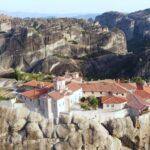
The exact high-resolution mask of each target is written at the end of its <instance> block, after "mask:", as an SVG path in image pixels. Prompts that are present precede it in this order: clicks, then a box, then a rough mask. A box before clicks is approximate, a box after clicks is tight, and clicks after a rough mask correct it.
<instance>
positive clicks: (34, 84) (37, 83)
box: [23, 80, 54, 88]
mask: <svg viewBox="0 0 150 150" xmlns="http://www.w3.org/2000/svg"><path fill="white" fill-rule="evenodd" d="M23 85H24V86H30V87H47V88H52V87H53V86H54V85H53V83H50V82H41V81H36V80H32V81H29V82H26V83H24V84H23Z"/></svg>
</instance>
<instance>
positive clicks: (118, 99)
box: [102, 96, 128, 104]
mask: <svg viewBox="0 0 150 150" xmlns="http://www.w3.org/2000/svg"><path fill="white" fill-rule="evenodd" d="M127 101H128V100H127V99H126V98H122V97H115V96H111V97H102V103H103V104H120V103H125V102H127Z"/></svg>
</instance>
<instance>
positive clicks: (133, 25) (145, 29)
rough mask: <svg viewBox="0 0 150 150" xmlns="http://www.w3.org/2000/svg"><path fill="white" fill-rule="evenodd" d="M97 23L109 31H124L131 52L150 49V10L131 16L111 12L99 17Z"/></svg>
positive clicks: (134, 13)
mask: <svg viewBox="0 0 150 150" xmlns="http://www.w3.org/2000/svg"><path fill="white" fill-rule="evenodd" d="M95 21H99V23H100V24H101V25H102V26H107V27H109V29H113V28H119V29H121V30H122V31H124V33H125V35H126V38H127V41H128V48H129V50H130V51H136V52H140V51H143V50H146V49H150V8H149V9H145V10H140V11H136V12H133V13H129V14H124V13H121V12H114V11H110V12H106V13H104V14H102V15H99V16H97V17H96V19H95Z"/></svg>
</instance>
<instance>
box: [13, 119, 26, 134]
mask: <svg viewBox="0 0 150 150" xmlns="http://www.w3.org/2000/svg"><path fill="white" fill-rule="evenodd" d="M25 124H26V120H25V119H19V120H18V121H16V122H15V123H14V124H13V126H12V131H14V132H18V131H20V130H22V129H23V127H24V126H25Z"/></svg>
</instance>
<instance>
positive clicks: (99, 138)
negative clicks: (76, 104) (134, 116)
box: [0, 108, 150, 150]
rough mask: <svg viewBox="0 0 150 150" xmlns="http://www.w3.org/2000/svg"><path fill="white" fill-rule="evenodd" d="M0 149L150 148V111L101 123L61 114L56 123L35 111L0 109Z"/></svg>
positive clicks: (136, 149) (101, 149)
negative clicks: (137, 117) (136, 118)
mask: <svg viewBox="0 0 150 150" xmlns="http://www.w3.org/2000/svg"><path fill="white" fill-rule="evenodd" d="M0 112H1V116H0V126H1V128H0V129H1V131H0V145H1V149H2V150H3V149H10V150H11V149H14V148H16V147H17V148H20V149H26V148H28V149H41V148H42V149H55V150H66V149H67V150H81V149H84V150H91V149H92V150H96V149H100V150H112V149H115V150H120V149H121V150H123V149H124V150H126V149H128V150H133V149H134V150H138V149H145V150H148V149H149V148H150V144H149V142H150V134H149V133H150V114H149V113H148V114H144V115H142V116H140V117H139V119H138V120H136V121H135V122H136V123H135V122H134V123H133V121H132V120H131V118H130V117H126V118H123V119H115V120H111V121H109V122H106V123H105V124H103V125H101V124H99V123H96V122H89V121H88V120H87V119H85V118H82V117H78V116H73V117H68V116H64V115H63V116H62V117H61V121H60V124H58V125H57V126H53V124H52V122H50V121H48V120H46V119H44V118H43V117H41V116H40V115H39V114H37V113H33V112H32V113H29V112H27V111H24V110H21V111H19V112H18V113H17V114H19V115H16V112H14V111H12V110H9V109H4V108H3V109H2V108H1V109H0Z"/></svg>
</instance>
